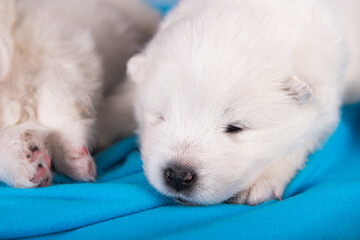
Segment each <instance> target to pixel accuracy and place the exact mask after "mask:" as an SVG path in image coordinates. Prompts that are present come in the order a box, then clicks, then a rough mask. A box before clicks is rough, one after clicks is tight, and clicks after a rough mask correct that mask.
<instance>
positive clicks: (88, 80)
mask: <svg viewBox="0 0 360 240" xmlns="http://www.w3.org/2000/svg"><path fill="white" fill-rule="evenodd" d="M157 22H158V15H157V14H156V13H154V12H152V11H151V10H150V9H149V8H148V7H146V6H144V5H143V4H142V3H141V1H127V0H111V1H110V0H108V1H101V0H77V1H72V0H51V1H48V0H26V1H21V0H18V1H14V0H1V1H0V181H3V182H5V183H7V184H8V185H10V186H15V187H23V188H27V187H36V186H47V185H49V184H50V183H51V180H52V175H51V170H50V168H51V165H52V163H51V161H53V163H54V165H55V168H56V170H57V171H59V172H61V173H63V174H66V175H68V176H70V177H71V178H73V179H76V180H82V181H93V180H94V179H95V177H96V166H95V164H94V161H93V158H92V157H91V156H90V155H89V150H88V149H89V148H90V147H91V144H92V142H94V139H93V135H94V134H93V133H94V123H95V119H96V115H97V107H99V105H101V102H102V99H103V98H104V97H111V95H112V94H113V93H112V89H113V87H114V86H115V85H116V84H117V83H119V82H121V80H122V78H123V77H124V74H125V72H126V71H125V70H126V62H127V60H128V59H129V58H130V57H131V56H132V55H133V54H134V53H136V52H138V51H139V49H140V48H141V46H142V45H143V43H144V41H145V40H146V39H148V38H149V37H150V36H151V34H152V33H153V32H154V31H155V30H156V27H157ZM100 125H101V124H100ZM132 125H133V124H132ZM102 126H103V125H102ZM120 127H125V128H127V126H120ZM102 131H106V129H102V128H100V132H102ZM126 131H127V129H126Z"/></svg>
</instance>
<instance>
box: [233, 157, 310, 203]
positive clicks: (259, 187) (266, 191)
mask: <svg viewBox="0 0 360 240" xmlns="http://www.w3.org/2000/svg"><path fill="white" fill-rule="evenodd" d="M305 160H306V154H305V151H300V152H296V153H292V154H289V155H287V156H286V157H284V158H283V159H281V160H280V161H278V162H276V163H274V164H272V165H271V166H269V167H268V168H267V169H266V170H265V171H264V172H262V174H261V175H260V177H258V178H257V179H256V180H255V182H254V183H253V184H251V186H250V187H249V188H248V189H246V190H244V191H241V192H240V193H238V194H237V195H236V196H235V197H234V198H232V199H231V200H232V202H233V203H237V204H247V205H257V204H260V203H263V202H266V201H268V200H271V199H279V200H281V197H282V195H283V192H284V189H285V187H286V185H287V184H288V183H289V182H290V180H291V179H292V178H293V177H294V176H295V174H296V173H297V171H298V170H299V169H300V168H301V167H302V166H303V163H304V162H305Z"/></svg>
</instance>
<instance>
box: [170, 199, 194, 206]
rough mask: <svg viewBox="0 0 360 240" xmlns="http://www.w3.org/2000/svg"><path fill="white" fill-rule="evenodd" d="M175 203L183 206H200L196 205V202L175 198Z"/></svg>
mask: <svg viewBox="0 0 360 240" xmlns="http://www.w3.org/2000/svg"><path fill="white" fill-rule="evenodd" d="M174 200H175V202H177V203H180V204H181V205H183V206H198V205H199V204H196V203H194V202H190V201H187V200H185V199H183V198H181V197H178V198H174Z"/></svg>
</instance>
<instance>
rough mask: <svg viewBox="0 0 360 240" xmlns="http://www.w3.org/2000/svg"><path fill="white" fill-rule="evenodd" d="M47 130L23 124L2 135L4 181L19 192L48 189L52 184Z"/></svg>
mask: <svg viewBox="0 0 360 240" xmlns="http://www.w3.org/2000/svg"><path fill="white" fill-rule="evenodd" d="M46 135H47V129H46V128H45V127H43V126H40V125H38V124H36V123H31V122H28V123H23V124H20V125H17V126H14V127H11V128H7V129H5V130H2V131H1V132H0V145H1V149H0V181H2V182H5V183H6V184H8V185H9V186H14V187H18V188H31V187H45V186H49V185H50V184H51V181H52V174H51V171H50V167H51V162H50V157H49V152H48V150H47V148H46V146H45V138H46Z"/></svg>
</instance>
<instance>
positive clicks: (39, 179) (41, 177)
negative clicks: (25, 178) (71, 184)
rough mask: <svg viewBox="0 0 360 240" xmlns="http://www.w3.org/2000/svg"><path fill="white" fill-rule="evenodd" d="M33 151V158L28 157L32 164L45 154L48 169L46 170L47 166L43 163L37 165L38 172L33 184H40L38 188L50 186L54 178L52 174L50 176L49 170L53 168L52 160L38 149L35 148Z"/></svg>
mask: <svg viewBox="0 0 360 240" xmlns="http://www.w3.org/2000/svg"><path fill="white" fill-rule="evenodd" d="M32 151H33V152H32V154H31V156H30V157H29V156H28V158H30V162H34V161H37V160H38V158H39V157H41V155H42V154H43V157H44V161H45V164H46V167H47V168H45V166H44V165H43V164H42V163H39V164H38V165H37V171H36V173H35V175H34V177H33V178H32V179H31V182H33V183H39V185H38V187H46V186H49V185H50V184H51V181H52V176H51V174H49V169H50V167H51V161H50V158H49V156H48V155H47V153H46V152H44V153H42V152H41V151H40V150H39V149H38V148H37V147H34V148H33V149H32Z"/></svg>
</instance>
